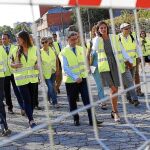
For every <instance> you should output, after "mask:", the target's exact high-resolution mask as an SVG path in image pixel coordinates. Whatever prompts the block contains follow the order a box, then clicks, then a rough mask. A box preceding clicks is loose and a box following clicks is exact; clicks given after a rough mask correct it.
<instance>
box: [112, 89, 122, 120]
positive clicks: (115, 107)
mask: <svg viewBox="0 0 150 150" xmlns="http://www.w3.org/2000/svg"><path fill="white" fill-rule="evenodd" d="M110 89H111V91H110V93H111V94H110V96H112V95H113V94H116V93H117V92H118V88H117V87H115V86H111V87H110ZM111 103H112V113H111V117H112V118H114V120H115V122H118V121H120V117H119V113H118V96H115V97H113V98H112V99H111Z"/></svg>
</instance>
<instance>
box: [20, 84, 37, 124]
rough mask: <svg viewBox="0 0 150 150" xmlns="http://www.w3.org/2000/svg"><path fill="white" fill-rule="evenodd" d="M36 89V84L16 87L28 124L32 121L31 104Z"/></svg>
mask: <svg viewBox="0 0 150 150" xmlns="http://www.w3.org/2000/svg"><path fill="white" fill-rule="evenodd" d="M36 87H37V83H28V84H26V85H22V86H18V88H19V91H20V93H21V95H22V97H23V100H24V110H25V112H26V115H27V117H28V119H29V122H30V121H31V120H33V103H34V99H35V94H36Z"/></svg>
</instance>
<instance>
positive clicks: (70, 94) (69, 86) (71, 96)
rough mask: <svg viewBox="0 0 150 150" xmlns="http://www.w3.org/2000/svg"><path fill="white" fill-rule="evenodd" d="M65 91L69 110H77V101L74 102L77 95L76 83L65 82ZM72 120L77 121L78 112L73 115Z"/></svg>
mask: <svg viewBox="0 0 150 150" xmlns="http://www.w3.org/2000/svg"><path fill="white" fill-rule="evenodd" d="M65 86H66V92H67V98H68V102H69V109H70V112H71V111H74V110H77V103H76V98H77V96H78V88H77V83H66V84H65ZM73 118H74V121H78V122H79V114H78V113H77V114H75V115H73Z"/></svg>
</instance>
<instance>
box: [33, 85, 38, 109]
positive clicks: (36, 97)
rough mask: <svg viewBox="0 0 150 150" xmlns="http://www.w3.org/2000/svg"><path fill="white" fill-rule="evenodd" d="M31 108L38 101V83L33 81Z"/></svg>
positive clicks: (36, 104) (35, 105)
mask: <svg viewBox="0 0 150 150" xmlns="http://www.w3.org/2000/svg"><path fill="white" fill-rule="evenodd" d="M33 97H34V98H33V108H34V107H38V106H39V101H38V83H34V95H33Z"/></svg>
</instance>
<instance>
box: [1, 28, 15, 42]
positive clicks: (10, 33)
mask: <svg viewBox="0 0 150 150" xmlns="http://www.w3.org/2000/svg"><path fill="white" fill-rule="evenodd" d="M3 33H8V34H9V35H10V39H11V40H12V41H14V40H15V35H14V31H13V28H11V27H10V26H7V25H4V26H1V27H0V36H1V35H2V34H3Z"/></svg>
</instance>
